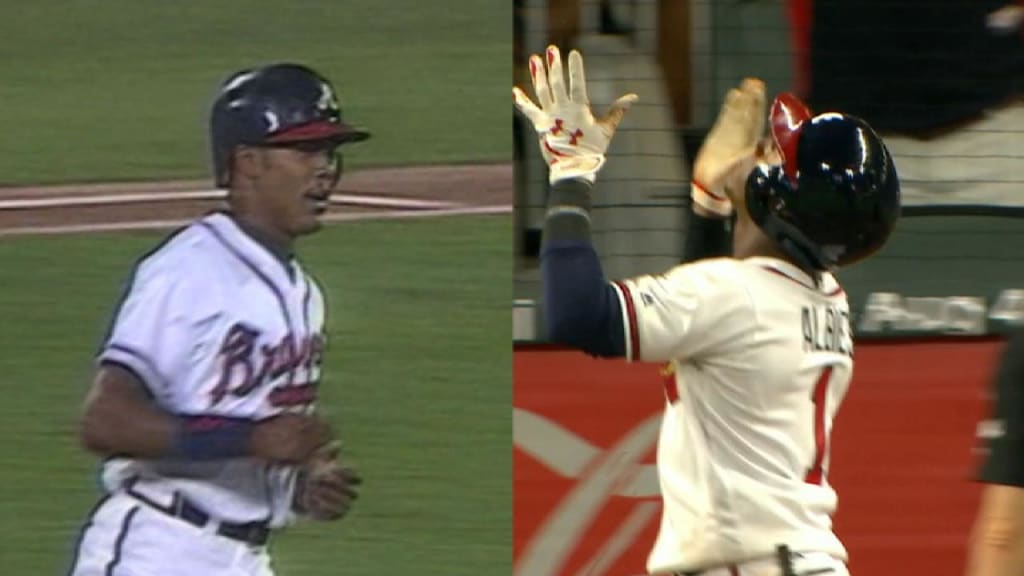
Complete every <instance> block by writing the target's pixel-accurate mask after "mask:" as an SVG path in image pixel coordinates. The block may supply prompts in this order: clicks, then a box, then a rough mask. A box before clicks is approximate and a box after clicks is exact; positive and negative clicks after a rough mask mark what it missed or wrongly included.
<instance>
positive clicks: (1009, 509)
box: [967, 485, 1024, 576]
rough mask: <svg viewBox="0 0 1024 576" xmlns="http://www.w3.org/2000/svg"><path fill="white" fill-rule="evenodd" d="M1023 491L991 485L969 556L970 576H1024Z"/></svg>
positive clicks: (987, 489) (988, 487)
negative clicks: (1021, 515)
mask: <svg viewBox="0 0 1024 576" xmlns="http://www.w3.org/2000/svg"><path fill="white" fill-rule="evenodd" d="M1022 501H1024V498H1022V492H1021V489H1020V488H1018V487H1015V486H1000V485H987V486H986V487H985V490H984V491H983V493H982V501H981V506H980V511H979V514H978V519H977V520H976V522H975V526H974V529H973V530H972V533H971V538H970V545H969V547H968V553H967V576H1021V575H1022V574H1024V529H1022V528H1024V526H1022V520H1024V519H1022V518H1021V517H1020V513H1021V511H1022V508H1021V504H1022Z"/></svg>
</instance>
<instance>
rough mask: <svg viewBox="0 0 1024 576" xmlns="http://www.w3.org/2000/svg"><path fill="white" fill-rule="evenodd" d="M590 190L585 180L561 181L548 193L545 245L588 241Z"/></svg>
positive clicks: (589, 185)
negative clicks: (554, 242)
mask: <svg viewBox="0 0 1024 576" xmlns="http://www.w3.org/2000/svg"><path fill="white" fill-rule="evenodd" d="M590 188H591V184H590V183H589V182H586V181H585V180H562V181H560V182H556V183H555V184H553V185H552V186H551V189H550V190H549V193H548V209H547V216H546V218H545V219H544V242H545V243H547V242H551V241H559V240H590V206H591V201H590Z"/></svg>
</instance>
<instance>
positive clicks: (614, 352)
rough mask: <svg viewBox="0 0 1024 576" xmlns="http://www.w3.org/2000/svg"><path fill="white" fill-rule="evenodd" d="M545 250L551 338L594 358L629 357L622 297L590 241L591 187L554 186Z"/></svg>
mask: <svg viewBox="0 0 1024 576" xmlns="http://www.w3.org/2000/svg"><path fill="white" fill-rule="evenodd" d="M548 205H549V208H548V216H547V218H546V220H545V223H544V244H543V246H542V248H541V278H542V280H543V283H544V322H545V324H546V327H547V331H548V337H549V338H550V339H551V340H552V341H554V342H556V343H559V344H564V345H567V346H571V347H573V348H578V349H580V350H583V351H584V352H587V353H588V354H591V355H593V356H603V357H616V356H625V355H626V336H625V327H624V325H623V320H622V311H621V307H620V305H619V297H618V294H617V293H616V291H615V288H614V287H612V285H611V284H610V283H609V282H608V281H607V280H606V279H605V277H604V273H603V271H602V270H601V261H600V260H599V259H598V257H597V252H596V251H595V250H594V246H593V244H592V243H591V241H590V216H589V211H590V185H589V184H588V183H586V182H582V181H579V180H570V181H566V182H559V183H556V184H555V185H553V186H552V188H551V194H550V195H549V202H548Z"/></svg>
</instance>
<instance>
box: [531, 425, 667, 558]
mask: <svg viewBox="0 0 1024 576" xmlns="http://www.w3.org/2000/svg"><path fill="white" fill-rule="evenodd" d="M660 424H661V414H654V415H652V416H650V417H649V418H647V419H646V420H643V421H641V422H640V423H639V424H637V425H636V426H635V427H634V428H633V429H632V430H630V431H629V432H627V433H626V434H625V435H624V436H623V437H622V438H620V439H619V440H618V442H616V443H615V444H614V445H613V446H611V447H609V448H608V449H607V450H601V449H600V448H597V447H595V446H593V445H591V444H590V443H588V442H587V441H586V440H584V439H583V438H581V437H579V436H577V435H576V434H574V433H573V432H571V431H569V430H567V429H565V428H563V427H562V426H560V425H559V424H558V423H556V422H553V421H551V420H549V419H547V418H544V417H543V416H539V415H537V414H534V413H532V412H529V411H527V410H523V409H520V408H515V409H514V410H513V430H514V431H513V436H514V441H515V447H516V448H517V449H519V450H522V451H523V452H525V453H526V454H529V455H530V456H531V457H532V458H534V459H535V460H537V461H538V462H540V463H542V464H543V465H545V466H546V467H547V468H549V469H550V470H551V471H552V472H554V473H556V474H558V475H560V476H563V477H566V478H577V479H578V481H577V483H576V485H575V486H574V487H573V489H572V490H571V491H570V492H569V493H568V494H566V495H565V496H564V497H563V498H562V500H561V501H560V502H559V504H558V506H556V507H555V508H554V509H553V510H551V512H550V513H549V514H548V516H547V518H545V520H544V522H543V523H542V524H541V525H540V526H539V527H538V528H537V529H536V530H535V531H534V533H533V534H531V536H530V540H529V542H527V543H526V544H525V546H524V547H523V552H522V554H520V555H519V557H518V558H517V559H516V565H515V574H516V576H557V575H559V574H561V573H562V572H560V570H561V569H562V568H563V566H564V564H565V562H566V560H567V559H568V557H569V555H570V554H571V553H572V552H573V550H574V549H575V547H576V545H577V544H578V542H579V540H580V538H581V537H582V536H583V535H584V533H585V532H586V531H587V530H588V528H589V527H590V526H591V525H592V524H593V522H594V520H595V519H596V517H597V516H598V515H599V514H600V512H601V510H602V509H603V508H604V507H605V505H606V504H607V503H608V501H609V499H610V498H611V497H612V496H625V497H629V498H637V499H643V500H641V501H640V502H638V503H636V505H634V506H633V509H632V511H631V512H630V514H629V516H628V518H626V520H625V521H623V522H622V523H620V524H619V526H618V528H617V529H616V530H615V532H613V533H612V535H611V536H610V537H609V538H608V539H607V540H606V541H605V542H604V545H602V546H601V548H600V551H599V552H597V553H596V554H594V556H593V557H591V558H590V559H589V560H588V561H587V565H586V566H585V567H583V568H582V569H581V570H579V572H578V574H585V575H588V576H598V575H602V574H607V573H608V570H609V568H611V566H612V565H613V564H614V563H615V562H616V560H617V559H618V558H619V557H620V556H621V555H622V554H623V553H624V552H625V551H626V550H627V549H628V548H629V547H630V546H631V545H632V544H633V543H634V542H635V540H636V538H637V536H638V535H639V534H640V532H641V531H642V530H643V529H644V528H645V527H646V526H647V525H648V524H649V523H650V522H651V521H652V520H654V518H655V516H656V515H657V513H658V511H659V510H660V508H661V504H660V502H659V501H658V500H660V491H659V488H658V473H657V468H656V467H655V465H653V464H642V463H641V462H640V461H641V459H643V457H644V455H645V454H647V453H649V451H650V449H651V447H652V446H654V445H655V443H656V442H657V439H658V428H659V426H660ZM655 499H657V500H655Z"/></svg>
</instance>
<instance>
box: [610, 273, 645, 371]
mask: <svg viewBox="0 0 1024 576" xmlns="http://www.w3.org/2000/svg"><path fill="white" fill-rule="evenodd" d="M615 285H616V286H618V287H619V290H621V291H622V299H623V300H624V301H625V302H626V317H627V318H628V319H629V349H630V350H631V351H632V354H630V360H639V359H640V334H639V333H637V330H636V307H634V305H633V295H632V294H630V293H629V288H627V287H626V283H625V282H615Z"/></svg>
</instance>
